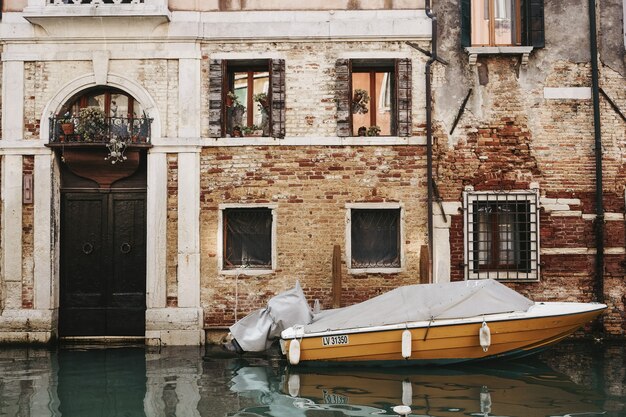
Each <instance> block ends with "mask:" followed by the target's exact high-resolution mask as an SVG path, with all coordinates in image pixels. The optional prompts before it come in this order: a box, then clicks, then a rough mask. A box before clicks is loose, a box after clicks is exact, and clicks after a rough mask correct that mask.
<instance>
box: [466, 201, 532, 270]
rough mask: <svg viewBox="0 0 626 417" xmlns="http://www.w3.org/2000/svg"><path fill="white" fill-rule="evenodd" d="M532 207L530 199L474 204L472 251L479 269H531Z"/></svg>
mask: <svg viewBox="0 0 626 417" xmlns="http://www.w3.org/2000/svg"><path fill="white" fill-rule="evenodd" d="M529 210H530V206H529V204H528V202H519V203H514V202H512V203H506V202H503V203H497V202H476V203H474V237H473V239H474V241H473V251H474V261H475V263H476V264H477V267H478V268H480V269H491V270H499V269H501V270H526V269H528V268H529V262H530V242H529V235H530V221H529V214H528V213H529Z"/></svg>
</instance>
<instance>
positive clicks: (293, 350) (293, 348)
mask: <svg viewBox="0 0 626 417" xmlns="http://www.w3.org/2000/svg"><path fill="white" fill-rule="evenodd" d="M289 363H290V364H292V365H297V364H299V363H300V342H299V341H298V339H293V340H292V341H291V343H289Z"/></svg>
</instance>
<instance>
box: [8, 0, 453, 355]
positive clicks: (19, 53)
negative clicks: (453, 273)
mask: <svg viewBox="0 0 626 417" xmlns="http://www.w3.org/2000/svg"><path fill="white" fill-rule="evenodd" d="M8 3H10V2H8ZM59 3H60V2H59ZM430 36H431V34H430V22H429V20H428V19H427V17H426V15H425V13H424V11H423V10H410V9H409V10H362V11H347V10H343V11H332V10H318V11H315V10H313V11H253V12H219V11H206V12H199V11H195V10H188V11H171V10H170V9H169V8H168V5H167V2H166V1H165V0H146V1H145V2H144V3H143V4H130V5H122V4H115V5H103V4H98V5H85V6H82V5H71V4H52V5H51V4H48V2H47V1H45V0H28V3H27V7H25V8H24V9H23V11H14V12H5V13H4V15H3V16H2V22H1V23H0V38H1V39H2V40H3V51H2V74H3V75H2V77H3V78H2V104H3V105H2V140H0V155H2V166H1V173H2V178H1V190H0V192H1V195H2V210H1V213H2V214H1V221H2V231H1V242H2V262H1V276H0V278H1V279H0V282H1V284H2V285H1V287H0V293H1V296H0V300H1V304H0V342H41V343H46V342H49V341H51V340H52V339H54V337H55V334H56V329H57V310H58V307H59V239H60V237H59V230H60V229H59V200H60V197H59V196H60V191H59V167H58V166H57V161H56V159H55V158H54V157H53V152H52V151H51V150H50V149H49V148H47V147H46V146H45V144H46V143H47V142H48V140H49V138H48V135H49V131H48V129H47V120H48V117H50V115H52V114H54V113H55V112H57V111H58V110H59V108H60V106H61V105H62V104H63V103H65V102H66V101H67V100H68V99H69V98H70V97H72V96H73V95H74V94H76V93H77V92H79V91H82V90H84V89H86V88H89V87H92V86H96V85H101V86H110V87H116V88H119V89H121V90H123V91H125V92H127V93H129V94H131V95H132V96H133V97H135V99H136V100H137V101H139V102H140V103H141V105H142V107H143V109H144V110H145V111H146V113H147V114H148V115H149V116H150V117H151V118H153V119H154V122H153V125H152V144H153V145H154V146H153V147H152V148H151V149H150V150H149V153H148V184H147V201H148V202H147V221H148V224H147V237H146V241H147V265H146V266H147V273H146V283H147V294H146V295H147V298H146V304H147V311H146V333H145V337H146V342H147V343H149V344H179V345H198V344H202V343H204V338H205V336H204V331H203V309H202V305H201V297H200V294H201V288H200V286H201V284H200V282H201V274H200V270H201V268H200V224H199V221H200V220H199V219H200V215H199V211H200V184H199V182H200V152H201V149H202V148H203V147H220V146H229V147H230V146H247V145H268V146H284V145H289V146H310V145H322V146H327V145H353V144H357V143H358V144H360V145H364V144H365V145H372V146H376V145H407V144H408V145H413V144H419V145H421V144H424V143H425V139H424V138H423V137H418V136H414V137H395V138H384V139H383V138H369V139H368V140H367V142H365V143H364V142H363V141H362V140H359V141H358V142H357V141H356V139H355V138H338V137H336V136H329V135H326V134H322V135H310V134H308V135H299V134H297V133H295V134H293V133H292V134H290V132H289V131H287V137H286V138H284V139H281V140H278V139H275V138H258V139H251V138H237V139H236V140H234V139H232V138H229V139H226V138H219V139H211V138H207V137H205V136H204V135H203V132H204V124H205V123H206V121H205V120H204V119H206V116H205V113H206V106H207V104H206V97H205V92H203V91H204V90H206V88H205V86H203V81H202V71H203V67H202V59H203V56H202V54H203V45H205V46H206V48H205V49H208V50H214V51H215V53H214V55H213V54H212V56H210V58H219V57H228V58H233V57H237V58H240V59H245V58H257V57H271V56H273V54H276V53H275V52H272V50H271V48H268V46H267V43H268V42H269V41H271V42H281V43H284V44H294V45H295V44H298V43H302V42H306V43H310V44H311V45H313V50H315V48H316V45H318V44H319V45H321V46H320V53H323V49H324V45H323V44H324V43H326V42H330V43H333V44H337V43H345V45H346V46H345V49H346V50H345V51H344V52H343V53H342V54H338V56H333V57H324V58H323V59H330V58H332V59H336V58H340V57H341V55H344V56H350V57H367V58H389V57H394V58H402V57H411V56H421V55H420V54H419V53H418V52H417V51H415V50H413V49H411V48H410V47H408V46H405V47H403V48H396V49H397V50H395V51H386V50H383V49H384V48H379V49H378V52H376V51H374V52H372V51H370V52H364V51H361V52H356V51H355V48H354V47H351V46H349V45H348V43H351V42H369V41H372V42H374V41H376V42H381V41H382V42H385V41H388V42H396V43H401V42H404V41H405V40H411V41H423V42H427V41H428V40H429V39H430ZM226 42H228V43H234V44H239V43H240V44H242V45H245V47H243V48H242V50H241V51H232V52H224V51H222V50H220V48H219V45H220V44H222V43H226ZM213 46H215V47H213ZM335 49H341V45H340V46H339V47H335ZM281 54H283V53H278V55H281ZM416 54H417V55H416ZM424 61H425V58H423V56H421V58H420V60H418V61H416V62H415V64H414V74H415V75H414V77H413V79H414V81H413V82H414V86H415V88H414V90H415V91H414V92H413V97H414V114H415V115H416V116H415V118H416V120H414V123H416V124H418V123H421V118H422V112H423V104H424V103H423V94H422V91H423V85H422V84H423V62H424ZM146 62H147V63H148V64H145V65H152V64H150V63H154V66H155V68H156V69H155V70H154V74H153V75H154V78H149V77H147V78H145V77H144V78H143V79H141V80H140V79H139V78H138V72H137V71H136V70H135V68H136V67H138V66H140V65H144V63H146ZM34 63H35V64H37V65H42V66H43V67H45V68H44V69H43V70H42V71H43V72H45V74H44V75H43V77H45V80H39V81H42V82H43V84H45V88H39V89H37V91H30V90H28V87H26V85H27V83H26V81H27V80H26V79H25V77H26V67H27V66H28V65H34ZM164 72H165V73H164ZM33 82H38V81H37V80H35V81H33ZM164 86H167V88H165V87H164ZM33 94H40V96H38V97H37V98H36V100H35V101H34V102H35V108H34V109H26V108H25V106H24V105H21V104H20V103H25V100H26V98H27V97H28V96H30V95H33ZM27 113H28V114H27ZM31 114H34V115H35V116H36V118H37V119H38V120H40V123H41V128H40V132H39V135H38V136H37V137H32V135H31V134H30V133H29V132H27V131H26V129H25V126H24V121H25V119H27V118H28V117H29V115H31ZM287 117H289V115H288V116H287ZM167 154H178V158H179V159H178V161H179V162H178V164H179V171H178V176H179V179H178V181H179V184H181V185H182V186H180V187H179V192H178V276H177V293H178V305H177V307H168V306H167V305H166V268H165V258H166V250H167V241H166V238H165V235H166V233H165V231H166V222H167V214H166V211H167V193H168V190H167ZM28 155H34V158H35V168H34V172H35V185H34V196H35V202H34V241H35V247H34V273H33V281H34V285H33V287H34V288H33V291H34V302H33V306H32V308H22V272H23V271H22V262H21V259H22V256H21V255H22V174H21V173H22V158H23V157H24V156H28ZM440 229H441V231H442V232H443V233H445V225H443V227H440ZM438 231H439V229H438ZM439 253H440V254H442V255H445V249H443V252H441V251H440V252H439ZM439 262H441V265H442V266H441V267H442V268H444V269H445V261H444V260H442V259H441V260H440V261H439ZM438 265H439V264H438ZM448 269H449V267H448Z"/></svg>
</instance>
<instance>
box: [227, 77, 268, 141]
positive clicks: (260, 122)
mask: <svg viewBox="0 0 626 417" xmlns="http://www.w3.org/2000/svg"><path fill="white" fill-rule="evenodd" d="M269 79H270V77H269V72H268V71H235V72H233V73H232V86H231V87H230V89H229V92H228V95H229V97H228V98H227V103H226V108H227V126H226V128H227V133H228V134H230V135H231V136H238V133H237V134H233V131H234V130H239V129H241V130H242V131H243V132H248V133H251V132H253V131H262V132H263V136H269V117H270V106H269V104H270V103H269V85H270V83H269ZM249 90H251V91H249ZM236 127H239V129H235V128H236Z"/></svg>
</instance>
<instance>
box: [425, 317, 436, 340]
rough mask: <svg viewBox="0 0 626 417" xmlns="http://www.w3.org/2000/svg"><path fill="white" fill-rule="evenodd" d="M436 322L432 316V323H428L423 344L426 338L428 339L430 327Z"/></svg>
mask: <svg viewBox="0 0 626 417" xmlns="http://www.w3.org/2000/svg"><path fill="white" fill-rule="evenodd" d="M434 321H435V318H434V317H432V316H431V318H430V321H429V322H428V327H426V333H424V340H422V342H425V341H426V338H427V337H428V332H429V331H430V325H431V324H433V322H434Z"/></svg>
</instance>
